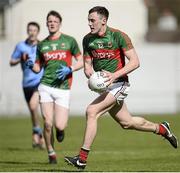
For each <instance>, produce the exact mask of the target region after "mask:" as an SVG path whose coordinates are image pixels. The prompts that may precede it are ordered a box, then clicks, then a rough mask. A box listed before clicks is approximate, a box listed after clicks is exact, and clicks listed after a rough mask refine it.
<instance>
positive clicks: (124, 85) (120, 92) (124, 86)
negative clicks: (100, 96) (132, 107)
mask: <svg viewBox="0 0 180 173" xmlns="http://www.w3.org/2000/svg"><path fill="white" fill-rule="evenodd" d="M129 89H130V84H129V83H128V82H117V83H113V85H112V86H110V87H108V89H107V90H106V91H107V92H110V93H111V94H112V95H113V96H114V97H115V98H116V100H117V103H119V102H120V101H122V100H124V99H125V98H126V97H127V95H128V93H129Z"/></svg>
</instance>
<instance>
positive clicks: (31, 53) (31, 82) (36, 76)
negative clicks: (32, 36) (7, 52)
mask: <svg viewBox="0 0 180 173" xmlns="http://www.w3.org/2000/svg"><path fill="white" fill-rule="evenodd" d="M36 49H37V45H30V44H28V42H27V41H22V42H20V43H18V44H17V45H16V47H15V50H14V52H13V54H12V56H11V58H12V59H14V60H17V59H21V57H22V55H23V54H24V53H26V54H28V57H29V58H30V59H31V60H32V61H33V62H35V59H36ZM21 68H22V71H23V81H22V85H23V87H24V88H26V87H33V86H36V85H38V84H39V83H40V80H41V77H42V75H43V69H41V71H40V72H39V73H34V72H33V71H32V70H31V69H29V68H28V67H27V66H26V65H25V63H24V61H21Z"/></svg>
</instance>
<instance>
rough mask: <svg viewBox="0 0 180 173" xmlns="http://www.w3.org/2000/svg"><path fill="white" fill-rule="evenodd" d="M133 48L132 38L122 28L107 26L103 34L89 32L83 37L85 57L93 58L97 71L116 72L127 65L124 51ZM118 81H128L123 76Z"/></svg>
mask: <svg viewBox="0 0 180 173" xmlns="http://www.w3.org/2000/svg"><path fill="white" fill-rule="evenodd" d="M132 48H133V45H132V43H131V40H130V38H129V37H128V35H127V34H125V33H124V32H121V31H120V30H117V29H113V28H110V27H107V29H106V32H105V34H104V35H103V36H98V35H96V34H91V33H89V34H87V35H86V36H85V37H84V39H83V51H84V58H91V59H92V62H93V68H94V70H95V71H101V70H106V71H109V72H112V73H114V72H115V71H117V70H119V69H121V68H123V67H124V66H125V55H124V52H125V51H127V50H130V49H132ZM118 81H128V77H127V75H126V76H123V77H121V78H120V79H119V80H118Z"/></svg>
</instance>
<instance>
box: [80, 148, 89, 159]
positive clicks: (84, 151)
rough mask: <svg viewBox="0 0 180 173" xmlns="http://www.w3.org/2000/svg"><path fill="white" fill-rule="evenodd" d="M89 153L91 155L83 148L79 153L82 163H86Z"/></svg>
mask: <svg viewBox="0 0 180 173" xmlns="http://www.w3.org/2000/svg"><path fill="white" fill-rule="evenodd" d="M88 153H89V151H88V150H84V149H82V148H81V150H80V152H79V158H80V159H81V160H82V161H84V162H86V160H87V157H88Z"/></svg>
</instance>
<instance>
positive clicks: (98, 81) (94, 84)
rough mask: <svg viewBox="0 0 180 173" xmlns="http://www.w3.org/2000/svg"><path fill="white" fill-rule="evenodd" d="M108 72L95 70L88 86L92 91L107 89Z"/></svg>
mask: <svg viewBox="0 0 180 173" xmlns="http://www.w3.org/2000/svg"><path fill="white" fill-rule="evenodd" d="M106 80H107V78H106V74H105V73H104V72H102V71H97V72H94V73H93V74H92V75H91V77H90V78H89V80H88V86H89V88H90V89H91V90H92V91H95V92H103V91H105V90H106V89H107V84H106Z"/></svg>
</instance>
